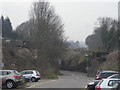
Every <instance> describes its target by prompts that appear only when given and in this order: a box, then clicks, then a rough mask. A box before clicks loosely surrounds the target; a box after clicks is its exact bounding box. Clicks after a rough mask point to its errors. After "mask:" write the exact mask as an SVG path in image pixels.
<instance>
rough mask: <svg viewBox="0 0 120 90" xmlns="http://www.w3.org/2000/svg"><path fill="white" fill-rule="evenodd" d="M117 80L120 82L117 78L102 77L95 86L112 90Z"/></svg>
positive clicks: (99, 89) (99, 88) (97, 88)
mask: <svg viewBox="0 0 120 90" xmlns="http://www.w3.org/2000/svg"><path fill="white" fill-rule="evenodd" d="M117 82H120V79H117V78H110V79H102V80H101V81H100V82H99V83H98V84H97V85H96V86H95V90H111V89H112V88H113V85H114V84H115V83H117Z"/></svg>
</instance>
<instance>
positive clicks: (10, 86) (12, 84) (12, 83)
mask: <svg viewBox="0 0 120 90" xmlns="http://www.w3.org/2000/svg"><path fill="white" fill-rule="evenodd" d="M13 87H15V83H14V81H7V82H6V88H9V89H10V88H13Z"/></svg>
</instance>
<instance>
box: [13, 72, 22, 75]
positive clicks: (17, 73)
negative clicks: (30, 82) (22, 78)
mask: <svg viewBox="0 0 120 90" xmlns="http://www.w3.org/2000/svg"><path fill="white" fill-rule="evenodd" d="M13 72H14V73H15V74H16V75H21V74H20V73H19V72H18V71H13Z"/></svg>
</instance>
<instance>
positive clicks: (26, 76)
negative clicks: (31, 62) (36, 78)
mask: <svg viewBox="0 0 120 90" xmlns="http://www.w3.org/2000/svg"><path fill="white" fill-rule="evenodd" d="M23 76H24V77H25V78H30V77H31V76H32V75H31V73H30V71H24V73H23Z"/></svg>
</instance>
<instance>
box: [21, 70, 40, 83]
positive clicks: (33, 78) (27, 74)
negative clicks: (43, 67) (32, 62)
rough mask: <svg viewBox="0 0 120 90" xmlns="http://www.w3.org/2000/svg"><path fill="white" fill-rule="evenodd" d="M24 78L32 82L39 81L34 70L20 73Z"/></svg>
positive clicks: (37, 74)
mask: <svg viewBox="0 0 120 90" xmlns="http://www.w3.org/2000/svg"><path fill="white" fill-rule="evenodd" d="M20 73H21V74H22V75H23V76H24V77H26V78H30V80H31V81H32V82H37V81H38V80H40V79H41V76H40V73H39V72H38V71H36V70H25V71H22V72H20Z"/></svg>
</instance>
